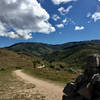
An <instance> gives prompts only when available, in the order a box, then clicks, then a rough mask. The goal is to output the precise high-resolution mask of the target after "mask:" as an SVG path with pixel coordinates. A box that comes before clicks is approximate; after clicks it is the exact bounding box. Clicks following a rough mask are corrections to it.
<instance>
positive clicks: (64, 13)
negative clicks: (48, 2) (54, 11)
mask: <svg viewBox="0 0 100 100" xmlns="http://www.w3.org/2000/svg"><path fill="white" fill-rule="evenodd" d="M71 9H72V5H70V6H69V7H68V8H66V9H65V8H64V7H60V8H58V11H59V12H60V14H61V15H66V14H68V13H69V11H70V10H71Z"/></svg>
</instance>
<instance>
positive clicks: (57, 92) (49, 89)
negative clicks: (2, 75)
mask: <svg viewBox="0 0 100 100" xmlns="http://www.w3.org/2000/svg"><path fill="white" fill-rule="evenodd" d="M14 73H15V74H16V75H17V76H18V77H20V78H22V79H23V80H24V81H26V82H29V83H33V84H35V85H36V89H37V90H38V91H39V92H40V93H41V94H43V95H45V96H46V100H62V90H63V87H61V86H58V85H56V84H53V83H49V82H47V81H43V80H40V79H38V78H35V77H31V76H30V75H27V74H25V73H23V72H22V71H21V70H16V71H14Z"/></svg>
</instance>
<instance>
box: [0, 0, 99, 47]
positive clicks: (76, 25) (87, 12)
mask: <svg viewBox="0 0 100 100" xmlns="http://www.w3.org/2000/svg"><path fill="white" fill-rule="evenodd" d="M8 1H9V2H8ZM2 3H3V4H2ZM12 9H13V10H12ZM0 12H1V14H0V47H5V46H9V45H12V44H15V43H18V42H42V43H49V44H61V43H66V42H72V41H84V40H93V39H100V0H30V1H29V0H23V2H21V1H20V0H1V1H0ZM8 12H9V13H8ZM15 12H16V13H15ZM12 16H13V17H12Z"/></svg>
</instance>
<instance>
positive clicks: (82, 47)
mask: <svg viewBox="0 0 100 100" xmlns="http://www.w3.org/2000/svg"><path fill="white" fill-rule="evenodd" d="M95 53H98V54H100V41H99V40H93V41H83V42H71V43H65V44H60V45H50V44H42V43H18V44H15V45H12V46H10V47H7V48H4V49H0V66H6V67H10V68H12V67H13V68H15V67H16V66H21V67H22V68H23V69H24V71H25V72H27V73H29V74H31V75H33V74H34V75H35V76H36V77H37V76H38V77H40V78H46V79H50V80H55V81H59V82H66V81H70V80H71V79H73V78H75V77H76V75H77V74H78V73H79V72H80V71H82V68H83V67H84V66H85V64H86V62H87V57H88V56H89V55H92V54H95ZM43 65H44V66H45V67H44V68H42V69H39V68H38V67H40V66H43Z"/></svg>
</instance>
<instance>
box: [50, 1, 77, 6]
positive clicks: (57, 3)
mask: <svg viewBox="0 0 100 100" xmlns="http://www.w3.org/2000/svg"><path fill="white" fill-rule="evenodd" d="M72 1H77V0H52V2H53V3H54V4H56V5H59V4H61V3H68V2H72Z"/></svg>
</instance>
